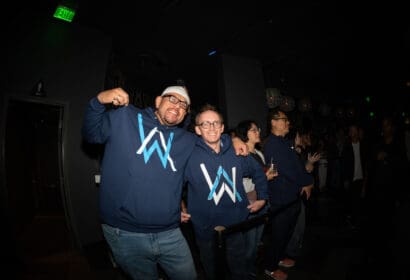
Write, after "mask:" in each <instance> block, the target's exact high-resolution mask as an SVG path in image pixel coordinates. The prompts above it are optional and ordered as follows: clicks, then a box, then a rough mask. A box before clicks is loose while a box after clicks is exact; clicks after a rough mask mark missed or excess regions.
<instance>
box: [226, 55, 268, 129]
mask: <svg viewBox="0 0 410 280" xmlns="http://www.w3.org/2000/svg"><path fill="white" fill-rule="evenodd" d="M220 77H221V78H220V92H221V93H222V94H220V98H221V101H220V103H221V104H223V105H222V106H221V107H222V108H223V111H224V115H225V117H226V118H227V119H226V120H225V121H226V124H227V126H228V127H229V128H234V127H235V126H236V125H237V124H238V123H239V122H240V121H242V120H245V119H253V120H255V121H257V122H258V123H259V126H260V127H261V128H263V129H264V128H265V127H266V116H267V113H268V107H267V104H266V97H265V83H264V78H263V72H262V67H261V64H260V62H259V61H257V60H255V59H251V58H246V57H238V56H232V55H227V54H224V55H222V57H221V73H220ZM264 133H265V132H264Z"/></svg>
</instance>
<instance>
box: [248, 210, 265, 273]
mask: <svg viewBox="0 0 410 280" xmlns="http://www.w3.org/2000/svg"><path fill="white" fill-rule="evenodd" d="M254 217H256V216H253V215H251V216H250V217H249V218H250V219H252V218H254ZM264 228H265V224H260V225H256V226H255V227H253V228H251V229H249V230H248V231H247V232H246V234H244V237H245V240H246V241H245V242H246V246H245V259H246V265H247V266H248V271H249V277H248V279H256V274H257V267H256V261H257V253H258V245H259V243H260V242H261V240H262V235H263V230H264Z"/></svg>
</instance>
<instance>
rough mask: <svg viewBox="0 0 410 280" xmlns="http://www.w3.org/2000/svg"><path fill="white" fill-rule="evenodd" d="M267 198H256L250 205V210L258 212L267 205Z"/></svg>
mask: <svg viewBox="0 0 410 280" xmlns="http://www.w3.org/2000/svg"><path fill="white" fill-rule="evenodd" d="M265 204H266V200H264V199H262V200H255V201H254V202H252V203H251V204H249V205H248V207H247V208H248V209H249V212H251V213H255V212H258V211H259V210H260V209H261V208H262V207H263V206H265Z"/></svg>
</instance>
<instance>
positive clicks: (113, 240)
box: [102, 224, 197, 280]
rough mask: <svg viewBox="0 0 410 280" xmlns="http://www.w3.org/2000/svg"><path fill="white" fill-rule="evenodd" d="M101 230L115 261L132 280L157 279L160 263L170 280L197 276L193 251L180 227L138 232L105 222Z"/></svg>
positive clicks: (183, 279) (191, 279)
mask: <svg viewBox="0 0 410 280" xmlns="http://www.w3.org/2000/svg"><path fill="white" fill-rule="evenodd" d="M102 229H103V233H104V237H105V239H106V240H107V242H108V244H109V246H110V248H111V251H112V253H113V255H114V258H115V261H116V262H117V264H118V265H119V266H120V267H121V268H122V269H123V270H124V272H126V273H127V274H129V275H130V276H131V277H132V279H144V280H151V279H152V280H158V271H157V264H159V265H160V266H161V268H162V269H163V270H164V272H165V273H166V274H167V276H168V277H169V278H170V279H176V280H193V279H196V277H197V275H196V270H195V264H194V261H193V258H192V255H191V251H190V249H189V246H188V243H187V242H186V240H185V238H184V236H183V235H182V232H181V230H180V229H179V228H176V229H172V230H167V231H163V232H158V233H137V232H129V231H124V230H121V229H119V228H114V227H111V226H109V225H106V224H103V225H102Z"/></svg>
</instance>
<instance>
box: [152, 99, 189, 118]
mask: <svg viewBox="0 0 410 280" xmlns="http://www.w3.org/2000/svg"><path fill="white" fill-rule="evenodd" d="M169 96H174V97H176V98H178V100H182V101H185V102H186V100H185V98H184V97H183V96H181V95H179V94H177V93H170V94H168V96H157V98H156V99H155V105H156V107H157V110H156V111H155V115H156V116H157V117H158V120H159V122H160V123H161V124H163V125H167V126H174V125H178V124H180V123H181V122H182V121H183V120H184V118H185V115H186V113H187V110H186V109H184V108H182V107H181V105H180V104H179V103H176V104H174V103H172V102H171V101H170V100H169V98H170V97H169Z"/></svg>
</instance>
